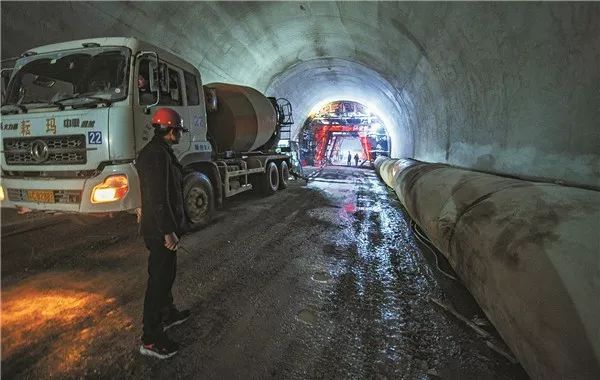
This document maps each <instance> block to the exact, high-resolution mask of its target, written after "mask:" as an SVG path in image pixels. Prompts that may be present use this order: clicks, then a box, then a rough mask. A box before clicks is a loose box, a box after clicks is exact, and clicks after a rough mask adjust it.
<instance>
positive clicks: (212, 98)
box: [204, 86, 219, 112]
mask: <svg viewBox="0 0 600 380" xmlns="http://www.w3.org/2000/svg"><path fill="white" fill-rule="evenodd" d="M204 102H205V103H206V112H217V111H218V110H219V102H218V99H217V89H216V88H213V87H206V86H204Z"/></svg>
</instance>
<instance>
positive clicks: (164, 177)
mask: <svg viewBox="0 0 600 380" xmlns="http://www.w3.org/2000/svg"><path fill="white" fill-rule="evenodd" d="M152 126H153V127H154V137H153V139H152V140H151V141H150V142H149V143H148V144H146V146H145V147H144V148H143V149H142V151H141V152H140V154H139V157H138V159H137V163H136V168H137V170H138V173H139V178H140V189H141V193H142V218H141V231H142V235H143V236H144V242H145V244H146V247H147V248H148V250H149V251H150V256H149V258H148V284H147V288H146V295H145V297H144V314H143V315H144V316H143V325H144V327H143V335H142V345H141V346H140V353H142V354H143V355H148V356H154V357H157V358H159V359H166V358H169V357H171V356H173V355H175V354H176V353H177V350H178V348H179V345H178V344H177V343H175V342H173V341H172V340H170V339H169V338H168V337H167V335H166V334H165V332H164V331H165V330H166V329H168V328H169V327H172V326H174V325H178V324H180V323H182V322H184V321H185V320H187V319H188V318H189V317H190V311H189V310H182V311H179V310H177V308H176V307H175V305H174V304H173V295H172V293H171V288H172V287H173V282H174V281H175V275H176V271H177V247H178V244H179V238H180V237H181V235H182V233H183V232H184V229H185V226H186V219H185V211H184V209H183V186H182V183H183V168H182V167H181V164H180V163H179V161H178V160H177V158H176V157H175V154H174V153H173V149H172V148H171V146H172V145H173V144H177V143H179V140H180V139H181V135H182V133H183V132H187V131H188V130H187V129H185V128H184V127H183V120H182V119H181V116H180V115H179V114H178V113H177V112H175V111H174V110H172V109H170V108H160V109H158V110H157V111H156V112H155V113H154V116H153V117H152Z"/></svg>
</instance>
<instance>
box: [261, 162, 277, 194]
mask: <svg viewBox="0 0 600 380" xmlns="http://www.w3.org/2000/svg"><path fill="white" fill-rule="evenodd" d="M262 177H263V178H262V190H263V194H264V195H271V194H274V193H275V192H276V191H277V189H278V188H279V170H277V165H276V164H275V163H274V162H269V163H268V164H267V171H266V173H265V174H263V175H262Z"/></svg>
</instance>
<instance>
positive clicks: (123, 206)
mask: <svg viewBox="0 0 600 380" xmlns="http://www.w3.org/2000/svg"><path fill="white" fill-rule="evenodd" d="M118 174H123V175H126V176H127V179H128V184H129V191H128V192H127V195H125V197H123V198H122V199H120V200H117V201H113V202H106V203H92V201H91V197H92V190H93V188H94V186H96V185H99V184H101V183H102V182H104V180H105V179H106V178H107V177H109V176H111V175H118ZM1 186H2V192H3V193H4V199H3V200H2V202H1V206H2V207H7V208H27V209H31V210H40V211H61V212H73V213H110V212H119V211H129V210H134V209H135V208H137V207H141V197H140V186H139V179H138V175H137V171H136V170H135V167H134V166H133V164H132V163H127V164H120V165H109V166H106V167H105V168H104V170H103V171H102V172H101V173H100V174H99V175H97V176H95V177H92V178H85V179H54V178H52V179H46V178H2V182H1ZM28 190H38V191H44V190H46V191H54V194H55V197H54V198H55V202H54V203H46V202H32V201H29V200H28V198H27V195H25V194H27V191H28Z"/></svg>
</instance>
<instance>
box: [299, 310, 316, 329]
mask: <svg viewBox="0 0 600 380" xmlns="http://www.w3.org/2000/svg"><path fill="white" fill-rule="evenodd" d="M296 319H297V320H298V321H300V322H303V323H306V324H307V325H311V326H312V325H314V324H315V322H316V321H317V316H316V315H315V313H313V312H312V311H310V310H306V309H304V310H302V311H300V312H299V313H298V315H296Z"/></svg>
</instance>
